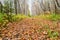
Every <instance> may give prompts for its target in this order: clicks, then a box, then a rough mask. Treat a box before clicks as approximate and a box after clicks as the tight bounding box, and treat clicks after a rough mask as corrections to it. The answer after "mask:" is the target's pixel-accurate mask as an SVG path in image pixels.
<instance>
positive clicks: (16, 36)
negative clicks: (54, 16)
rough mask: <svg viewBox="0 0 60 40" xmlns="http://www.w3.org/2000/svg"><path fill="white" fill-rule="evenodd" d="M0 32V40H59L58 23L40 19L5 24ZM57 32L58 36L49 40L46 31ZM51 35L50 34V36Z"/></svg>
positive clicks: (59, 27)
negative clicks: (5, 27)
mask: <svg viewBox="0 0 60 40" xmlns="http://www.w3.org/2000/svg"><path fill="white" fill-rule="evenodd" d="M7 26H8V28H7V29H4V30H2V31H1V35H2V38H0V40H60V22H59V21H50V20H45V19H40V18H26V19H23V20H22V21H20V22H13V23H8V24H7ZM49 30H50V31H52V32H55V31H57V32H58V33H59V35H58V36H57V37H56V38H53V39H52V38H51V36H49V34H48V31H49ZM51 35H52V34H51Z"/></svg>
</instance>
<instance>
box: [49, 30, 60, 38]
mask: <svg viewBox="0 0 60 40" xmlns="http://www.w3.org/2000/svg"><path fill="white" fill-rule="evenodd" d="M58 36H59V33H58V32H57V31H51V30H50V29H49V30H48V37H49V38H56V37H58Z"/></svg>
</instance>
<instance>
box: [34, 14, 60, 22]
mask: <svg viewBox="0 0 60 40" xmlns="http://www.w3.org/2000/svg"><path fill="white" fill-rule="evenodd" d="M35 17H36V18H42V19H48V20H51V21H59V20H60V14H49V15H46V14H41V15H39V16H35Z"/></svg>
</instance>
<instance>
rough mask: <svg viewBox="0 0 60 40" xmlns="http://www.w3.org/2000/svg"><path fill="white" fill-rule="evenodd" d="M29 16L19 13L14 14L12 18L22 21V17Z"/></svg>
mask: <svg viewBox="0 0 60 40" xmlns="http://www.w3.org/2000/svg"><path fill="white" fill-rule="evenodd" d="M28 17H29V16H25V15H22V14H17V15H14V16H13V17H12V20H13V21H21V20H22V19H24V18H28Z"/></svg>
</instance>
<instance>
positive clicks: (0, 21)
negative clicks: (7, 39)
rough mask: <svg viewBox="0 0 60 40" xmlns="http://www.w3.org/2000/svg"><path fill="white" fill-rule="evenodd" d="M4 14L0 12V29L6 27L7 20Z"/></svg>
mask: <svg viewBox="0 0 60 40" xmlns="http://www.w3.org/2000/svg"><path fill="white" fill-rule="evenodd" d="M5 17H6V14H3V13H0V30H1V29H2V28H5V27H6V24H7V23H8V20H7V19H6V18H5Z"/></svg>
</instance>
